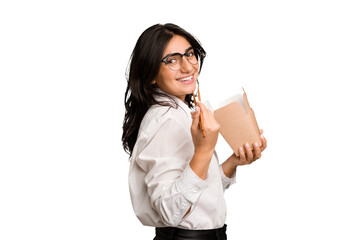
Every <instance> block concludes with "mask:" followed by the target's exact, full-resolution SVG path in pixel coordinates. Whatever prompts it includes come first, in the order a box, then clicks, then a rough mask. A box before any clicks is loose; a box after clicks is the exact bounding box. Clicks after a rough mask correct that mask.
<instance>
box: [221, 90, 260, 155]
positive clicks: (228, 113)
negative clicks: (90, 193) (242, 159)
mask: <svg viewBox="0 0 360 240" xmlns="http://www.w3.org/2000/svg"><path fill="white" fill-rule="evenodd" d="M214 117H215V119H216V121H217V122H218V123H219V124H220V133H221V135H222V136H223V137H224V139H225V140H226V142H227V143H228V144H229V145H230V147H231V148H232V150H233V151H234V153H235V155H236V156H239V148H240V147H243V146H244V144H245V143H249V144H250V147H251V149H253V144H254V143H255V142H257V143H258V144H259V145H260V146H261V145H262V143H261V139H260V130H259V126H258V124H257V121H256V118H255V113H254V111H253V109H252V108H251V107H250V104H249V101H248V98H247V95H246V92H245V90H244V89H243V93H242V94H237V95H235V96H233V97H231V98H229V99H227V100H225V101H224V102H223V103H222V104H221V105H220V107H219V108H217V109H216V110H214Z"/></svg>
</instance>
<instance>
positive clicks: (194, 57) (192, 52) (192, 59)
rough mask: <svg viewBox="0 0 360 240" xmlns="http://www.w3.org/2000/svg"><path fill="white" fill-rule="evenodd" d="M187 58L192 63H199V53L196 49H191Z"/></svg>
mask: <svg viewBox="0 0 360 240" xmlns="http://www.w3.org/2000/svg"><path fill="white" fill-rule="evenodd" d="M186 58H187V60H188V61H189V62H190V63H191V64H197V63H198V59H197V55H196V53H195V50H194V49H191V50H190V51H189V52H188V53H187V54H186Z"/></svg>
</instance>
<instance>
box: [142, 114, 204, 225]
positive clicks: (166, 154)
mask: <svg viewBox="0 0 360 240" xmlns="http://www.w3.org/2000/svg"><path fill="white" fill-rule="evenodd" d="M193 152H194V146H193V142H192V138H191V133H190V129H185V127H184V126H183V125H182V124H181V123H179V122H178V120H176V119H174V118H169V119H166V120H164V122H163V123H161V124H160V125H159V127H158V128H156V132H155V134H154V136H152V137H151V138H150V140H149V141H148V143H147V145H146V147H144V149H143V150H142V151H141V153H140V154H139V155H138V157H137V159H136V161H137V163H138V165H139V166H140V167H141V168H142V169H143V171H145V172H146V176H145V179H144V181H145V184H146V186H147V191H148V194H149V197H150V202H151V205H152V207H153V208H154V210H155V211H156V212H157V213H158V214H159V215H160V217H161V219H162V221H163V222H164V224H165V225H167V226H178V225H179V223H180V222H181V221H182V219H183V217H184V215H185V214H186V212H187V211H188V210H189V209H190V208H193V207H194V205H196V203H197V201H198V200H199V198H200V196H201V194H202V192H203V190H204V189H205V188H206V187H207V181H206V180H202V179H201V178H199V177H198V176H197V175H196V174H195V173H194V172H193V171H192V169H191V168H190V166H189V162H190V160H191V158H192V156H193Z"/></svg>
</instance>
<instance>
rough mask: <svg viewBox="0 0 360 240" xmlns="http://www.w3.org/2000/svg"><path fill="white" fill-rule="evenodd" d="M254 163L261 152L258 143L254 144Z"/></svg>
mask: <svg viewBox="0 0 360 240" xmlns="http://www.w3.org/2000/svg"><path fill="white" fill-rule="evenodd" d="M253 155H254V159H253V160H254V161H255V160H256V159H259V158H260V157H261V150H260V146H259V144H258V143H254V154H253Z"/></svg>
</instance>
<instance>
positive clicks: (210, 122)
mask: <svg viewBox="0 0 360 240" xmlns="http://www.w3.org/2000/svg"><path fill="white" fill-rule="evenodd" d="M200 113H202V115H203V118H202V121H203V125H204V131H205V137H203V135H202V130H201V128H200V125H199V122H200ZM191 116H192V119H193V122H192V125H191V135H192V138H193V143H194V147H195V153H200V154H210V155H212V154H213V152H214V149H215V145H216V142H217V139H218V136H219V129H220V125H219V123H218V122H217V121H216V120H215V118H214V115H213V113H212V112H211V111H209V110H208V109H207V108H206V107H205V105H204V104H202V103H201V102H199V103H198V105H197V106H196V111H195V112H193V113H191Z"/></svg>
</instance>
